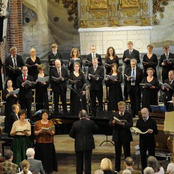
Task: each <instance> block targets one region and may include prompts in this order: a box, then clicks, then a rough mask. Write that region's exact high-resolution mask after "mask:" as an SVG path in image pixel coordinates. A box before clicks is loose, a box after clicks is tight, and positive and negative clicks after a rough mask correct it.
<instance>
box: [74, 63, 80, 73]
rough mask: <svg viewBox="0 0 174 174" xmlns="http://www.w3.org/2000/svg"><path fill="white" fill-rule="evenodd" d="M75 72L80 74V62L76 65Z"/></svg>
mask: <svg viewBox="0 0 174 174" xmlns="http://www.w3.org/2000/svg"><path fill="white" fill-rule="evenodd" d="M74 71H78V72H80V63H78V62H75V63H74Z"/></svg>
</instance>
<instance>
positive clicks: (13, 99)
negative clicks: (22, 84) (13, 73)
mask: <svg viewBox="0 0 174 174" xmlns="http://www.w3.org/2000/svg"><path fill="white" fill-rule="evenodd" d="M12 91H14V88H13V82H12V80H11V79H8V80H7V81H6V85H5V89H4V90H3V94H2V97H3V100H4V101H5V102H6V103H5V111H4V114H5V132H6V133H9V132H10V131H11V130H10V129H11V128H10V126H9V122H10V119H9V116H10V114H11V112H12V105H13V104H17V95H16V94H13V95H11V94H10V92H12Z"/></svg>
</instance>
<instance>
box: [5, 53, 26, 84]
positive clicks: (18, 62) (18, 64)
mask: <svg viewBox="0 0 174 174" xmlns="http://www.w3.org/2000/svg"><path fill="white" fill-rule="evenodd" d="M9 66H11V67H13V61H12V57H11V55H10V56H9V57H7V58H6V59H5V68H6V76H8V77H9V79H11V80H12V82H13V87H16V79H17V77H18V76H20V75H21V70H20V69H14V70H12V69H11V68H10V67H9ZM23 66H24V61H23V59H22V57H21V56H19V55H17V56H16V68H17V67H19V68H22V67H23Z"/></svg>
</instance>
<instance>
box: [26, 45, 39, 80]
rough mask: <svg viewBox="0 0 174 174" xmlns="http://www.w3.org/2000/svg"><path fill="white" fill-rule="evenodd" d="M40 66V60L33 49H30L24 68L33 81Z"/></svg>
mask: <svg viewBox="0 0 174 174" xmlns="http://www.w3.org/2000/svg"><path fill="white" fill-rule="evenodd" d="M39 64H40V58H39V57H37V56H36V50H35V48H31V50H30V57H28V58H27V60H26V66H27V67H28V74H29V75H30V76H32V77H33V79H34V80H35V79H36V78H37V74H38V69H37V67H38V65H39Z"/></svg>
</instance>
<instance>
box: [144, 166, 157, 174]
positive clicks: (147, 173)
mask: <svg viewBox="0 0 174 174" xmlns="http://www.w3.org/2000/svg"><path fill="white" fill-rule="evenodd" d="M143 173H144V174H155V172H154V170H153V168H152V167H146V168H145V169H144V171H143Z"/></svg>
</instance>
